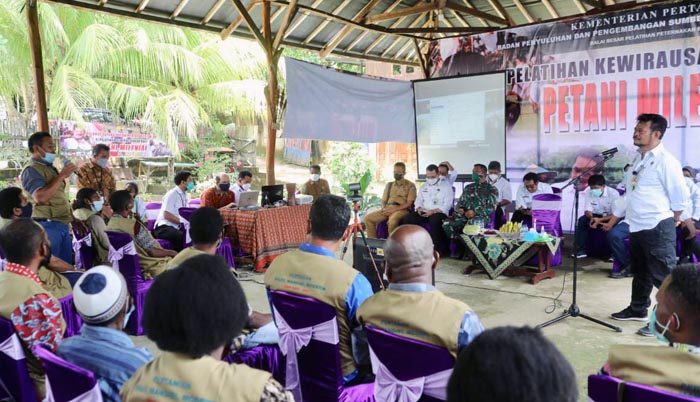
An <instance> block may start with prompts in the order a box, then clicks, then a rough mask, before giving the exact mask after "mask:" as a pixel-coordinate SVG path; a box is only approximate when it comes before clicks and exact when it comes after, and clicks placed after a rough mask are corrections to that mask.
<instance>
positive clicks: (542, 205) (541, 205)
mask: <svg viewBox="0 0 700 402" xmlns="http://www.w3.org/2000/svg"><path fill="white" fill-rule="evenodd" d="M535 220H536V221H537V227H536V228H535V230H537V231H538V232H539V231H540V230H541V228H542V227H543V226H544V230H545V231H547V233H549V234H551V235H553V236H563V234H564V231H563V230H562V227H561V197H560V196H558V195H555V194H538V195H536V196H534V197H533V199H532V221H533V225H534V224H535ZM537 261H538V259H537V257H535V258H533V259H532V260H530V261H528V264H537ZM550 262H551V265H552V266H557V265H561V263H562V256H561V246H559V248H558V249H557V252H556V253H555V254H554V256H553V257H552V259H551V261H550Z"/></svg>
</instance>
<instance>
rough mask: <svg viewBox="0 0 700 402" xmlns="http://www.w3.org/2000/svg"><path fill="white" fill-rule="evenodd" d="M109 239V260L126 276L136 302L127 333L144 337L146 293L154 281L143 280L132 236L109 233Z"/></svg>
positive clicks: (130, 291)
mask: <svg viewBox="0 0 700 402" xmlns="http://www.w3.org/2000/svg"><path fill="white" fill-rule="evenodd" d="M107 237H108V238H109V244H110V247H109V260H110V262H111V263H112V267H113V268H118V269H119V272H121V273H122V275H123V276H124V279H125V280H126V286H127V288H128V289H129V294H131V297H132V299H133V300H134V313H133V314H132V315H131V317H130V318H129V322H128V323H127V324H126V332H128V333H129V334H131V335H137V336H138V335H143V334H144V333H145V331H144V329H143V326H142V325H141V318H142V317H143V306H144V304H145V302H146V293H148V289H150V288H151V285H152V284H153V280H145V279H143V275H142V273H141V264H139V258H138V255H137V254H136V246H135V245H134V239H133V238H132V237H131V235H128V234H126V233H119V232H113V231H107Z"/></svg>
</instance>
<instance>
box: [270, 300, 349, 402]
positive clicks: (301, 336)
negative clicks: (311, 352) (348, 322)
mask: <svg viewBox="0 0 700 402" xmlns="http://www.w3.org/2000/svg"><path fill="white" fill-rule="evenodd" d="M273 310H274V313H275V318H276V322H277V330H278V331H279V347H280V350H281V351H282V354H283V355H285V356H286V357H287V374H286V378H285V383H286V386H285V388H287V389H288V390H290V391H291V392H292V394H293V395H294V400H296V401H303V399H302V395H301V386H300V384H299V365H298V363H297V353H298V352H299V351H300V350H301V348H303V347H304V346H306V345H308V344H309V342H311V339H314V340H317V341H321V342H325V343H330V344H333V345H335V344H338V343H339V342H340V337H339V335H338V324H337V322H336V318H335V317H333V318H332V319H331V320H328V321H326V322H322V323H320V324H316V325H313V326H310V327H306V328H297V329H294V328H292V327H290V326H289V324H287V321H285V319H284V317H282V315H281V314H280V313H279V311H277V309H276V308H274V307H273Z"/></svg>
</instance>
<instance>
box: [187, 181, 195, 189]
mask: <svg viewBox="0 0 700 402" xmlns="http://www.w3.org/2000/svg"><path fill="white" fill-rule="evenodd" d="M193 189H194V182H193V181H191V182H189V183H187V191H192V190H193Z"/></svg>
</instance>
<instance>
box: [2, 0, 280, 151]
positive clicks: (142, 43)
mask: <svg viewBox="0 0 700 402" xmlns="http://www.w3.org/2000/svg"><path fill="white" fill-rule="evenodd" d="M24 3H25V2H24V1H23V0H4V1H2V2H0V97H2V98H3V99H4V100H5V103H6V104H7V105H9V107H8V109H11V110H10V111H8V113H9V114H11V115H19V116H21V117H22V118H23V119H24V120H25V121H26V122H27V124H29V120H30V119H31V116H33V115H34V112H35V110H34V99H33V96H34V95H33V85H34V84H33V80H32V63H31V57H30V54H29V47H28V43H29V39H28V34H27V29H26V21H25V20H24V15H23V13H22V7H23V5H24ZM39 20H40V23H41V33H42V39H43V43H42V45H43V59H44V68H45V77H46V86H47V98H48V105H49V115H50V117H51V118H54V119H66V120H73V121H76V122H78V123H79V124H80V123H84V118H83V112H82V111H83V109H84V108H106V109H109V110H111V111H112V112H113V113H114V115H115V116H118V117H119V118H120V119H122V120H123V121H126V122H129V121H135V122H138V123H140V124H141V125H142V126H143V128H145V129H146V130H148V131H151V132H155V133H156V134H157V135H158V137H159V138H160V139H161V140H163V141H164V142H166V143H167V144H168V146H169V148H170V149H171V151H174V152H177V150H178V147H177V143H178V142H180V141H184V140H190V141H195V140H196V139H197V135H198V130H199V129H200V128H201V127H203V126H204V127H206V126H210V125H211V123H212V121H215V120H220V119H224V120H226V122H231V121H235V122H236V123H238V124H241V123H242V122H254V121H256V120H257V118H258V117H260V116H263V112H264V102H265V101H264V99H265V98H264V93H263V89H264V85H265V84H264V82H265V75H266V70H265V68H264V64H263V63H262V60H263V59H264V58H263V57H262V53H261V51H260V50H259V48H258V47H257V45H255V44H253V43H250V42H246V41H241V40H235V39H228V40H225V41H222V40H221V39H219V38H218V37H217V36H215V35H212V34H207V33H202V32H198V31H193V30H184V29H180V28H178V27H170V26H164V25H156V24H150V23H145V22H140V21H136V20H133V19H123V18H119V17H113V16H108V15H104V14H96V13H92V12H88V11H82V10H77V9H74V8H69V7H64V6H56V5H49V4H44V3H39Z"/></svg>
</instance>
